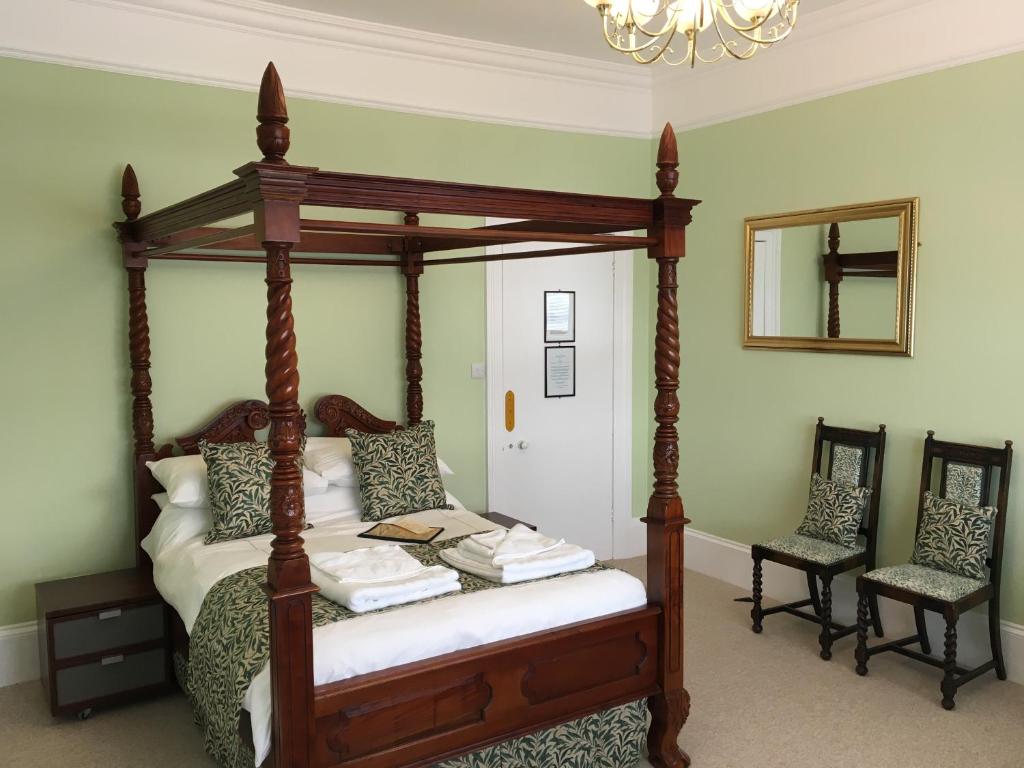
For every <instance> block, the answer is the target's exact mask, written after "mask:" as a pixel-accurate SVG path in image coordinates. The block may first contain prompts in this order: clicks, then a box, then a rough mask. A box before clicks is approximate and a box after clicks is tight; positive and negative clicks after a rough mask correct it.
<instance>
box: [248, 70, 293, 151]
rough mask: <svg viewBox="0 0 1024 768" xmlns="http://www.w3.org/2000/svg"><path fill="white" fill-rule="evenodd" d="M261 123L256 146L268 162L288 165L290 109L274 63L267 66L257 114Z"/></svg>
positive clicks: (257, 131)
mask: <svg viewBox="0 0 1024 768" xmlns="http://www.w3.org/2000/svg"><path fill="white" fill-rule="evenodd" d="M256 119H257V120H259V122H260V124H259V126H258V127H257V128H256V145H257V146H258V147H259V148H260V151H261V152H262V153H263V162H264V163H278V164H287V162H288V161H287V160H285V159H284V156H285V154H286V153H287V152H288V146H289V144H290V141H289V136H290V135H291V131H290V130H289V129H288V125H287V123H288V106H287V105H286V104H285V100H284V86H282V85H281V78H280V77H278V74H277V69H276V68H275V67H274V62H270V63H269V64H267V68H266V70H264V72H263V81H262V82H261V83H260V101H259V107H258V108H257V111H256Z"/></svg>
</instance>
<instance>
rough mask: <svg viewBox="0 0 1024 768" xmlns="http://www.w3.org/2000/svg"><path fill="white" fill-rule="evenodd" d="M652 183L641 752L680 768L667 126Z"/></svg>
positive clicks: (674, 238) (681, 518) (683, 205)
mask: <svg viewBox="0 0 1024 768" xmlns="http://www.w3.org/2000/svg"><path fill="white" fill-rule="evenodd" d="M657 165H658V172H657V174H656V180H657V184H658V189H659V190H661V196H660V197H658V198H657V199H656V200H655V201H654V204H653V214H654V215H653V224H652V226H651V229H650V230H649V232H648V234H649V235H650V236H651V237H654V238H656V239H657V241H658V242H657V244H656V245H652V246H650V247H649V249H648V256H649V257H650V258H653V259H655V260H656V261H657V264H658V319H657V327H656V331H655V341H654V373H655V386H656V388H657V390H658V394H657V397H656V398H655V401H654V419H655V421H657V423H658V427H657V429H656V430H655V434H654V492H653V493H652V494H651V499H650V502H649V504H648V506H647V517H646V518H644V522H646V524H647V594H648V600H649V601H650V602H651V603H653V604H657V605H659V606H661V609H662V614H661V619H660V624H659V628H660V634H661V637H660V641H661V653H659V654H658V684H659V687H660V689H661V690H660V692H659V693H657V694H655V695H654V696H652V697H651V698H650V700H649V707H650V710H651V728H650V731H649V733H648V739H647V749H648V752H649V754H650V760H651V763H652V764H653V765H654V766H656V768H679V767H680V766H687V765H689V764H690V758H689V757H688V756H687V755H686V753H685V752H683V751H682V750H681V749H680V748H679V743H678V739H679V732H680V731H681V730H682V727H683V724H684V723H685V722H686V718H687V716H688V715H689V712H690V695H689V693H687V691H686V688H684V687H683V531H684V526H685V525H686V523H688V522H689V521H688V520H687V519H686V517H685V515H684V513H683V502H682V499H680V497H679V487H678V485H677V482H676V479H677V476H678V467H679V435H678V433H677V431H676V421H677V420H678V417H679V395H678V389H679V312H678V306H677V303H676V285H677V284H676V265H677V263H678V261H679V259H680V258H682V257H683V255H684V252H685V235H686V225H687V224H688V223H689V222H690V208H691V206H692V205H693V204H694V202H693V201H690V200H678V199H676V198H675V197H674V195H673V193H674V192H675V188H676V185H677V184H678V183H679V172H678V170H677V168H678V165H679V153H678V150H677V148H676V137H675V133H674V132H673V131H672V126H671V125H669V124H666V125H665V130H664V131H663V132H662V134H661V142H660V144H659V146H658V160H657Z"/></svg>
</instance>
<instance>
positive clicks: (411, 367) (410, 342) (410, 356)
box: [402, 213, 423, 426]
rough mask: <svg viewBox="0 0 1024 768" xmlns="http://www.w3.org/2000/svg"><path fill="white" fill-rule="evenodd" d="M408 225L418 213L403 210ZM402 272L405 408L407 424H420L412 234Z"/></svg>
mask: <svg viewBox="0 0 1024 768" xmlns="http://www.w3.org/2000/svg"><path fill="white" fill-rule="evenodd" d="M405 223H406V225H408V226H418V225H419V223H420V217H419V216H418V215H416V214H415V213H406V214H405ZM402 274H403V275H405V379H406V382H407V386H406V391H405V410H406V417H407V421H408V424H409V425H410V426H411V425H413V424H419V423H420V420H421V419H422V418H423V385H422V384H421V382H422V381H423V365H422V364H421V363H420V360H421V359H422V358H423V354H422V343H423V335H422V331H421V328H420V285H419V281H420V275H422V274H423V254H422V252H420V251H419V248H418V247H417V246H416V244H415V238H406V248H405V252H404V253H403V254H402Z"/></svg>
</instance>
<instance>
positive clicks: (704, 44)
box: [584, 0, 800, 67]
mask: <svg viewBox="0 0 1024 768" xmlns="http://www.w3.org/2000/svg"><path fill="white" fill-rule="evenodd" d="M584 2H586V3H587V4H588V5H591V6H593V7H595V8H597V11H598V13H600V14H601V22H602V26H603V31H604V39H605V40H606V41H607V42H608V45H610V46H611V47H612V48H614V49H615V50H616V51H619V52H620V53H624V54H627V55H628V56H630V57H632V58H633V60H634V61H637V62H639V63H641V64H652V63H654V62H656V61H664V62H667V63H668V64H671V65H673V66H675V65H679V64H684V63H686V62H689V64H690V66H691V67H693V66H696V64H697V62H698V61H700V62H703V63H706V64H710V63H712V62H715V61H718V60H720V59H722V58H724V57H725V56H731V57H732V58H734V59H749V58H750V57H751V56H753V55H754V54H755V53H757V52H758V51H759V50H760V49H762V48H769V47H770V46H772V45H774V44H775V43H777V42H779V41H781V40H785V39H786V38H787V37H789V33H790V32H792V31H793V27H794V26H795V25H796V13H797V6H798V5H799V4H800V0H584Z"/></svg>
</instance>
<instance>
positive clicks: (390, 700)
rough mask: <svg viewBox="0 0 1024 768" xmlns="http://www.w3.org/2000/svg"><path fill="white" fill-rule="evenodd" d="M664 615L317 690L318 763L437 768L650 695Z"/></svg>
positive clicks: (314, 758)
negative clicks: (660, 620)
mask: <svg viewBox="0 0 1024 768" xmlns="http://www.w3.org/2000/svg"><path fill="white" fill-rule="evenodd" d="M660 613H661V611H660V610H659V609H658V608H651V607H649V608H641V609H637V610H633V611H626V612H622V613H617V614H612V615H610V616H606V617H602V618H600V619H595V620H591V621H586V622H580V623H578V624H570V625H567V626H565V627H560V628H558V629H555V630H548V631H545V632H537V633H534V634H530V635H525V636H521V637H515V638H511V639H509V640H504V641H501V642H498V643H490V644H488V645H483V646H478V647H476V648H471V649H468V650H465V651H457V652H455V653H450V654H446V655H444V656H439V657H436V658H431V659H426V660H424V661H420V662H416V663H413V664H406V665H403V666H401V667H392V668H390V669H385V670H382V671H380V672H375V673H371V674H368V675H361V676H359V677H355V678H351V679H349V680H343V681H340V682H337V683H330V684H328V685H322V686H319V687H317V688H316V690H315V692H314V705H313V711H314V728H313V737H312V738H313V742H312V745H311V747H310V762H311V764H312V765H315V766H317V767H318V768H328V766H330V767H333V766H355V765H358V766H359V768H411V767H412V766H426V765H432V764H434V763H436V762H438V761H440V760H444V759H447V758H450V757H454V756H456V755H460V754H466V753H469V752H475V751H477V750H479V749H482V748H484V747H486V746H489V745H491V744H494V743H496V742H499V741H504V740H506V739H510V738H513V737H515V736H520V735H522V734H524V733H528V732H531V731H536V730H540V729H543V728H548V727H550V726H553V725H558V724H559V723H563V722H567V721H569V720H574V719H577V718H579V717H582V716H584V715H588V714H591V713H593V712H597V711H600V710H603V709H608V708H610V707H614V706H617V705H620V704H624V703H626V702H629V701H634V700H636V699H639V698H642V697H645V696H650V695H651V694H653V693H655V692H656V690H657V682H656V672H657V659H658V646H657V643H658V634H657V632H658V616H659V614H660Z"/></svg>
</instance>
